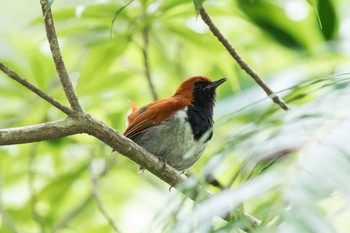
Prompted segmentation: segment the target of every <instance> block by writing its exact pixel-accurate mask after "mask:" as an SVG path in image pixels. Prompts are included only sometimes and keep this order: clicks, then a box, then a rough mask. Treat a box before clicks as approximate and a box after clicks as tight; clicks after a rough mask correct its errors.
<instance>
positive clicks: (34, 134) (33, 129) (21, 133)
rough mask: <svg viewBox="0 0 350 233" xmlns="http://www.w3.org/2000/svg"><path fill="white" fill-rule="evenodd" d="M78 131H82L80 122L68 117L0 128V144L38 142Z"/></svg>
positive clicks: (77, 132)
mask: <svg viewBox="0 0 350 233" xmlns="http://www.w3.org/2000/svg"><path fill="white" fill-rule="evenodd" d="M79 133H83V128H82V125H81V122H79V121H77V120H74V119H73V118H71V117H68V118H66V119H63V120H57V121H52V122H48V123H42V124H37V125H30V126H24V127H18V128H10V129H0V146H4V145H15V144H23V143H30V142H40V141H45V140H50V139H57V138H61V137H66V136H70V135H73V134H79Z"/></svg>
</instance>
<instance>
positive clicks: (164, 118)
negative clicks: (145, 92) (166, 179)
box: [124, 76, 226, 171]
mask: <svg viewBox="0 0 350 233" xmlns="http://www.w3.org/2000/svg"><path fill="white" fill-rule="evenodd" d="M225 81H226V78H222V79H219V80H217V81H212V80H210V79H209V78H206V77H202V76H195V77H191V78H189V79H187V80H186V81H184V82H183V83H181V85H180V86H179V87H178V88H177V90H176V92H175V94H174V95H173V96H171V97H169V98H165V99H161V100H158V101H155V102H153V103H150V104H148V105H145V106H143V107H141V108H138V107H136V105H135V104H134V103H131V105H132V112H131V113H130V115H129V116H128V127H127V129H126V130H125V132H124V136H126V137H128V138H130V139H131V140H133V141H134V142H135V143H137V144H138V145H140V146H142V147H143V148H145V149H146V150H147V151H148V152H150V153H152V154H154V155H156V156H158V157H160V158H161V159H163V160H165V161H166V162H167V163H168V164H169V165H171V166H173V167H174V168H176V169H177V170H180V171H182V170H186V169H188V168H189V167H191V166H192V165H193V164H194V163H195V162H196V161H197V160H198V159H199V157H200V156H201V155H202V153H203V151H204V149H205V147H206V145H207V143H208V141H209V140H210V139H211V137H212V131H211V129H212V127H213V108H214V105H215V96H216V92H215V90H216V88H217V87H218V86H219V85H221V84H222V83H223V82H225ZM208 130H210V131H208ZM207 131H208V133H207V134H206V135H205V133H206V132H207ZM203 135H205V136H204V138H202V139H201V137H202V136H203Z"/></svg>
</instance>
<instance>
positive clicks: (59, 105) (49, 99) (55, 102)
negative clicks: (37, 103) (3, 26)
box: [0, 63, 74, 115]
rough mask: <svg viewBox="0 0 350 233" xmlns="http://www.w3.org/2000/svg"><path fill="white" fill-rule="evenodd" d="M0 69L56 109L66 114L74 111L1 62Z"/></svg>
mask: <svg viewBox="0 0 350 233" xmlns="http://www.w3.org/2000/svg"><path fill="white" fill-rule="evenodd" d="M0 70H2V71H3V72H4V73H5V74H7V76H8V77H10V78H12V79H13V80H15V81H17V82H19V83H20V84H22V85H23V86H24V87H26V88H27V89H29V90H30V91H32V92H34V93H35V94H37V95H38V96H39V97H41V98H42V99H44V100H46V101H47V102H49V103H50V104H52V105H53V106H55V107H56V108H57V109H59V110H61V111H62V112H64V113H66V114H67V115H71V114H74V111H73V110H72V109H70V108H68V107H67V106H65V105H64V104H62V103H61V102H60V101H58V100H56V99H55V98H53V97H51V96H49V95H48V94H46V93H45V92H44V91H42V90H41V89H39V88H38V87H36V86H34V85H33V84H31V83H30V82H28V81H27V80H26V79H24V78H22V77H21V76H19V75H18V74H17V73H16V72H15V71H13V70H12V69H10V68H8V67H7V66H5V65H4V64H2V63H0Z"/></svg>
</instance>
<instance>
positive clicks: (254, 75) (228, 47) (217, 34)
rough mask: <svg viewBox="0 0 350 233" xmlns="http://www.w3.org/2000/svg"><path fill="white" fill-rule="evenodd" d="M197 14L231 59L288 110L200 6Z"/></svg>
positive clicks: (274, 100)
mask: <svg viewBox="0 0 350 233" xmlns="http://www.w3.org/2000/svg"><path fill="white" fill-rule="evenodd" d="M199 14H200V16H201V18H202V20H203V21H204V22H205V23H206V24H207V25H208V27H209V29H210V31H211V32H212V33H213V35H214V36H215V37H216V38H217V39H218V40H219V41H220V42H221V44H222V45H223V46H224V47H225V48H226V50H227V51H228V52H229V53H230V55H231V56H232V57H233V59H235V60H236V62H237V63H238V65H239V66H240V67H241V68H242V69H243V70H244V71H245V72H246V73H247V74H248V75H249V76H250V77H252V78H253V79H254V81H255V82H256V83H257V84H258V85H259V86H260V87H261V88H262V89H263V90H264V91H265V93H266V94H267V95H268V96H269V97H270V98H271V99H272V100H273V102H275V103H276V104H278V105H279V106H280V107H281V108H282V109H283V110H288V109H289V107H288V105H287V104H286V103H285V102H284V101H283V100H282V99H281V98H280V97H279V96H277V95H276V93H275V92H273V91H272V89H271V88H270V87H269V86H268V85H267V84H266V83H265V81H264V80H263V79H262V78H260V76H259V75H258V74H257V73H256V72H255V71H254V70H253V69H252V68H251V67H250V66H249V65H248V63H247V62H246V61H245V60H244V59H243V58H242V57H241V56H240V55H239V54H238V53H237V51H236V49H235V48H234V47H233V46H232V45H231V44H230V42H229V41H228V40H227V39H226V38H225V36H224V35H223V34H222V33H221V32H220V30H219V29H218V28H217V27H216V25H215V24H214V22H213V21H212V20H211V18H210V16H209V14H208V13H207V11H206V10H205V9H204V7H203V6H202V7H201V8H200V9H199Z"/></svg>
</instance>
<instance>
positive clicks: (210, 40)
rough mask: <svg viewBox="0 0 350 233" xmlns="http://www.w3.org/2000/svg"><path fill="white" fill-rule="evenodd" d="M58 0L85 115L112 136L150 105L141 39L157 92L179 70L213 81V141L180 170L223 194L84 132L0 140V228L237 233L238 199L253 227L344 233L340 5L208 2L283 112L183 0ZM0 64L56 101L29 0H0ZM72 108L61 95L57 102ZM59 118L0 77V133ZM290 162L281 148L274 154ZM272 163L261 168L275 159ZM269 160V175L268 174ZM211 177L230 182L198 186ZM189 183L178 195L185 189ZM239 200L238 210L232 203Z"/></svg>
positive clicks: (348, 160) (347, 154) (349, 167)
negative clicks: (170, 179) (169, 174)
mask: <svg viewBox="0 0 350 233" xmlns="http://www.w3.org/2000/svg"><path fill="white" fill-rule="evenodd" d="M127 3H128V1H109V0H95V1H93V0H89V1H86V0H84V1H83V0H77V1H65V0H57V1H54V3H53V5H52V9H53V10H52V11H53V16H54V19H55V24H56V30H57V33H58V36H59V42H60V45H61V49H62V54H63V58H64V61H65V63H66V67H67V69H68V71H69V74H70V77H71V79H72V81H73V83H74V85H75V87H76V91H77V94H78V96H79V98H80V100H81V103H82V105H83V107H84V109H85V110H86V111H87V112H88V113H90V114H91V115H93V116H95V117H96V118H98V119H100V120H102V121H104V122H105V123H107V124H108V125H110V126H112V127H113V128H115V129H117V130H119V131H120V132H123V130H124V129H125V126H126V116H127V113H128V111H129V109H130V105H129V102H128V100H132V101H133V102H135V103H136V104H137V105H138V106H141V105H144V104H147V103H149V102H151V101H153V98H152V94H151V91H150V89H149V87H148V82H147V79H146V76H145V67H144V58H143V50H144V49H145V41H144V39H143V38H144V32H145V31H147V33H148V37H149V38H148V48H147V54H148V57H149V66H150V73H151V77H152V80H153V84H154V86H155V91H156V93H157V95H158V96H159V98H163V97H168V96H170V95H172V94H173V92H174V91H175V89H176V87H177V86H178V85H179V84H180V83H181V82H182V81H183V80H184V79H186V78H187V77H190V76H194V75H203V76H208V77H211V78H212V79H218V78H221V77H227V78H228V80H229V82H227V83H225V85H222V86H221V87H220V88H219V89H218V98H217V106H216V109H215V121H216V127H215V129H214V131H215V133H214V137H213V139H212V140H211V142H210V143H209V146H208V147H207V149H206V152H205V154H204V155H203V156H202V158H201V159H200V160H199V161H198V162H197V163H196V164H195V165H194V166H193V167H192V168H191V169H190V171H189V172H191V173H192V174H194V175H195V177H197V178H198V180H195V181H191V182H189V183H188V184H185V185H184V187H183V188H184V189H185V190H188V192H191V190H192V191H193V187H194V186H195V185H197V184H198V183H200V184H202V185H204V186H206V187H207V188H208V189H211V190H212V191H214V192H217V193H221V194H219V195H218V196H217V197H216V198H214V199H212V200H210V201H204V202H203V203H202V204H201V205H200V206H197V205H194V204H193V202H192V201H189V200H186V199H185V198H184V196H183V195H182V194H180V193H179V192H177V191H176V190H175V189H172V190H171V191H170V192H169V191H168V188H169V187H168V185H166V184H164V183H163V182H162V181H160V180H159V179H158V178H156V177H154V176H152V175H151V174H150V173H149V172H147V171H146V172H145V173H144V174H142V175H141V174H138V173H137V169H138V165H137V164H134V163H133V162H132V161H130V160H128V159H126V158H125V157H123V156H122V155H119V154H117V153H113V154H111V149H110V148H108V147H107V146H105V145H104V144H102V143H100V142H99V141H97V140H96V139H94V138H92V137H89V136H86V135H76V136H72V137H67V138H62V139H59V140H52V141H46V142H38V143H32V144H26V145H14V146H2V147H0V232H1V233H8V232H60V233H66V232H67V233H70V232H86V233H92V232H115V229H113V228H112V226H111V224H109V223H108V221H107V219H106V218H105V216H103V214H102V213H101V210H100V209H99V208H98V205H97V203H96V198H95V197H94V195H93V191H92V190H93V183H92V181H91V180H92V179H91V178H92V177H95V178H96V180H97V182H96V187H95V189H94V190H96V191H97V192H98V196H99V199H100V201H101V203H102V204H103V206H104V209H105V211H106V212H107V214H108V215H109V216H110V218H111V220H112V221H113V222H114V224H115V225H116V226H117V227H118V228H119V231H120V232H128V233H138V232H152V233H154V232H181V233H182V232H220V233H224V232H238V231H239V230H237V229H238V228H237V226H239V224H240V223H241V222H237V221H236V222H235V221H232V222H224V221H222V220H220V219H219V218H218V217H215V216H216V215H220V216H224V215H225V214H227V213H228V212H230V211H233V210H234V209H235V208H236V207H240V208H241V209H243V208H244V209H245V210H246V211H248V212H250V213H251V214H253V215H254V216H256V217H257V218H259V219H262V220H264V221H263V224H262V227H261V228H259V229H257V230H256V232H344V233H345V232H348V229H349V228H350V225H349V221H348V219H349V218H350V212H349V203H350V183H349V180H350V174H349V171H350V148H349V145H348V141H349V137H350V136H349V130H350V108H349V103H350V89H349V77H350V75H349V73H348V72H349V71H350V14H349V9H350V2H349V1H348V0H310V1H305V0H278V1H277V0H276V1H269V0H221V1H214V0H207V1H205V7H206V9H207V11H208V13H209V14H210V16H211V17H212V19H213V21H214V22H215V23H216V25H217V26H218V28H219V29H220V30H221V31H222V33H223V34H224V35H225V36H226V37H227V38H228V40H229V41H230V42H231V43H232V44H233V46H234V47H235V48H236V49H237V50H238V52H239V54H240V55H241V56H242V57H243V58H244V59H245V60H246V61H247V62H248V64H249V65H250V66H251V67H253V68H254V69H255V70H256V72H257V73H258V74H259V75H261V77H263V78H264V79H265V80H266V81H267V83H268V84H269V85H270V86H271V87H272V89H273V90H275V91H277V92H278V95H280V96H281V97H283V98H284V99H285V100H286V101H287V102H288V104H289V105H290V106H291V108H292V110H290V111H289V112H288V113H286V112H283V111H282V110H280V109H279V108H278V106H275V105H273V104H272V102H271V100H269V99H268V98H267V97H266V95H265V93H264V92H263V91H262V90H261V89H260V88H259V87H258V86H257V85H256V84H255V83H254V82H253V81H252V79H251V78H250V77H249V76H248V75H247V74H245V73H244V72H243V71H242V70H241V69H240V68H239V66H238V65H237V64H236V63H235V61H234V60H233V59H232V58H231V57H230V56H229V54H228V52H227V51H226V50H225V49H224V48H223V46H222V45H221V44H220V43H219V42H218V41H217V39H216V38H215V37H214V36H213V35H212V34H211V33H210V31H209V30H208V28H207V26H206V25H205V24H204V23H203V22H202V21H201V19H200V17H199V16H198V15H197V14H196V12H195V8H194V4H193V2H192V1H189V0H186V1H184V0H177V1H166V0H156V1H150V0H149V1H147V0H135V1H133V2H132V3H131V4H130V5H128V6H127V7H126V8H125V9H124V10H123V11H121V12H120V13H118V17H117V18H116V19H115V21H114V23H113V24H112V21H113V19H114V17H115V15H116V12H118V10H119V9H120V8H121V7H123V6H125V4H127ZM0 5H1V7H0V60H1V62H3V63H4V64H6V65H8V66H9V67H11V68H12V69H14V70H15V71H16V72H18V73H19V74H20V75H22V76H23V77H25V78H26V79H28V80H29V81H30V82H32V83H33V84H35V85H37V86H38V87H40V88H41V89H42V90H44V91H46V92H47V93H48V94H50V95H52V96H54V97H55V98H57V99H59V100H60V101H62V102H64V103H67V101H66V99H65V96H64V94H63V91H62V88H61V86H60V83H59V81H58V78H57V74H56V72H55V68H54V65H53V62H52V58H51V54H50V51H49V47H48V43H47V41H46V36H45V30H44V25H43V18H42V16H41V10H40V4H39V1H5V0H0ZM67 104H68V103H67ZM63 117H65V116H64V115H63V114H62V113H60V112H59V111H57V109H55V108H53V107H52V106H50V105H49V104H47V103H46V102H45V101H43V100H42V99H40V98H38V97H37V96H36V95H34V94H33V93H31V92H29V91H28V90H26V89H24V88H23V87H21V86H20V85H19V84H18V83H16V82H14V81H12V80H10V79H9V78H7V77H6V75H4V74H3V73H0V128H11V127H20V126H26V125H31V124H38V123H42V122H47V121H52V120H56V119H60V118H63ZM282 154H283V155H288V156H282ZM279 156H281V157H283V158H282V159H279V160H282V161H280V162H279V163H274V164H273V165H272V166H270V165H271V164H272V163H273V162H274V161H275V160H276V158H277V157H279ZM267 167H269V169H266V168H267ZM207 177H215V178H217V179H218V180H219V181H220V182H222V184H223V185H224V186H226V187H227V188H228V189H227V190H226V191H225V192H220V190H219V189H218V188H215V187H212V186H210V185H209V184H208V179H207ZM185 192H186V191H185ZM243 204H244V205H243Z"/></svg>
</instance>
